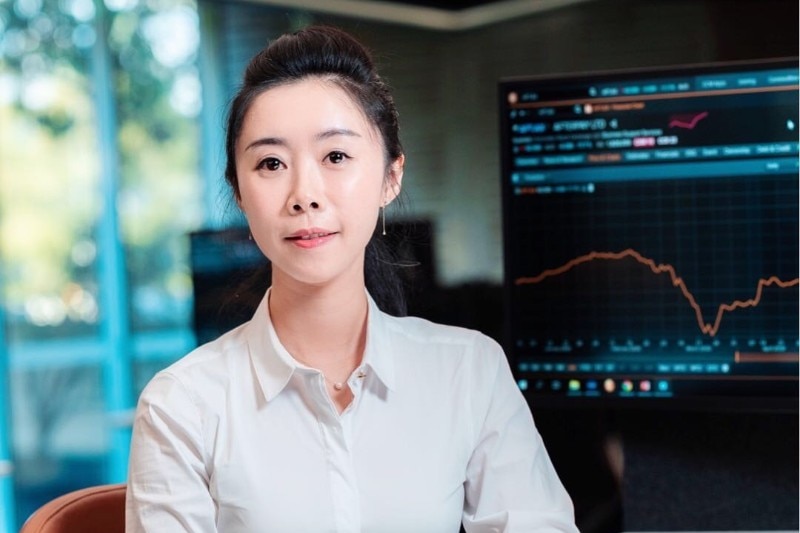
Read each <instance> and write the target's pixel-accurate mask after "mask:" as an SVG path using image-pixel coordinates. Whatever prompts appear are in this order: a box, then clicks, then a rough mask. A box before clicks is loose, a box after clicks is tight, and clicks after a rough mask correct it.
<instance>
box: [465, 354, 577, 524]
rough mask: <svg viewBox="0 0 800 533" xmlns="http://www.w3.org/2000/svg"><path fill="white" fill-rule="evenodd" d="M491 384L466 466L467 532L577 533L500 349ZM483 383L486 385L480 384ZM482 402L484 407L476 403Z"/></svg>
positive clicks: (567, 501) (565, 496)
mask: <svg viewBox="0 0 800 533" xmlns="http://www.w3.org/2000/svg"><path fill="white" fill-rule="evenodd" d="M487 344H488V345H485V346H483V349H487V350H490V351H493V352H495V353H496V352H497V351H500V356H499V357H497V358H496V359H495V360H496V367H495V374H494V383H493V387H492V388H491V390H490V391H489V394H490V397H489V398H488V401H487V403H486V405H487V407H486V408H485V410H484V411H483V412H478V413H473V414H475V415H477V416H478V417H479V419H480V418H481V417H482V425H481V426H480V428H479V431H478V438H477V445H476V447H475V449H474V452H473V454H472V457H471V459H470V461H469V464H468V467H467V481H466V483H465V507H464V516H463V524H464V528H465V530H466V531H467V533H484V532H486V533H488V532H492V533H500V532H504V533H522V532H525V533H531V532H555V531H559V532H570V533H576V532H577V531H578V530H577V528H576V526H575V519H574V511H573V507H572V501H571V500H570V497H569V495H568V494H567V492H566V490H565V489H564V487H563V485H562V484H561V481H560V480H559V478H558V475H557V474H556V472H555V469H554V468H553V465H552V463H551V462H550V458H549V457H548V455H547V452H546V450H545V447H544V443H543V442H542V439H541V436H540V435H539V433H538V431H537V430H536V427H535V425H534V422H533V418H532V416H531V412H530V409H529V408H528V405H527V403H526V402H525V399H524V398H523V396H522V394H521V393H520V391H519V389H518V388H517V386H516V383H515V382H514V379H513V377H512V375H511V370H510V368H509V366H508V362H507V360H506V358H505V356H504V355H503V354H502V351H501V350H500V348H499V346H496V344H495V343H493V342H491V341H488V340H487ZM484 383H485V381H484ZM481 403H483V402H481Z"/></svg>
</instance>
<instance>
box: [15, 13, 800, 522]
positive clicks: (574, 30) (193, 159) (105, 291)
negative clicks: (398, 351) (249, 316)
mask: <svg viewBox="0 0 800 533" xmlns="http://www.w3.org/2000/svg"><path fill="white" fill-rule="evenodd" d="M492 4H493V5H492ZM797 21H798V5H797V2H796V0H762V1H755V0H580V1H578V0H560V1H558V0H556V1H547V0H531V1H529V2H524V1H522V2H520V1H499V2H492V3H488V2H474V1H472V2H470V1H463V2H447V1H438V2H437V1H427V2H426V1H411V2H381V1H377V0H362V1H358V0H353V1H332V2H303V1H291V0H286V1H283V2H281V1H272V0H251V1H228V0H226V1H222V0H104V1H101V0H0V257H2V270H0V272H2V275H1V276H0V283H2V307H0V318H1V319H2V321H3V326H4V327H3V328H2V329H0V332H1V333H0V338H1V339H2V342H1V343H0V533H11V532H13V531H16V530H17V529H18V527H19V525H20V524H21V523H22V522H23V521H24V519H25V518H26V517H27V516H28V515H29V514H30V513H31V512H32V511H33V510H34V509H36V508H37V507H38V506H39V505H41V504H43V503H44V502H46V501H47V500H49V499H51V498H53V497H55V496H57V495H59V494H62V493H64V492H66V491H69V490H73V489H77V488H81V487H84V486H88V485H93V484H100V483H111V482H121V481H124V480H125V477H126V466H127V453H128V441H129V437H130V424H131V417H132V410H133V408H134V407H135V403H136V398H137V395H138V393H139V391H140V390H141V389H142V387H143V386H144V384H145V383H146V382H147V381H148V380H149V379H150V377H152V376H153V374H154V373H155V372H156V371H158V370H159V369H161V368H163V367H165V366H166V365H168V364H170V363H171V362H173V361H175V360H176V359H178V358H179V357H181V356H182V355H184V354H185V353H187V352H188V351H189V350H191V349H192V348H193V347H194V346H195V345H196V343H197V342H198V338H202V340H205V339H206V338H207V335H209V334H211V335H213V332H212V333H209V331H207V330H204V331H202V332H201V334H198V329H197V327H199V326H201V325H202V324H197V320H198V316H200V319H202V317H203V316H205V315H202V314H201V315H198V313H197V307H196V305H195V304H196V300H195V294H196V293H195V289H196V288H197V286H196V284H197V283H198V272H196V271H194V270H193V263H192V253H191V251H192V248H191V247H192V237H193V236H195V237H197V236H198V235H200V236H202V235H209V234H211V235H216V234H218V232H220V231H222V230H227V229H229V228H233V229H234V231H235V228H239V227H241V224H242V221H241V218H240V217H239V216H238V214H237V212H236V208H235V204H234V203H232V202H231V201H230V198H229V196H228V194H227V191H226V189H225V187H224V185H223V179H222V167H223V161H222V157H223V148H222V146H223V138H224V131H223V125H224V118H225V110H226V104H227V101H228V99H229V98H230V96H231V94H232V93H233V91H234V90H235V88H236V87H237V84H238V83H239V78H240V75H241V72H242V69H243V67H244V66H245V64H246V62H247V61H248V59H249V58H250V56H251V55H252V54H253V53H254V52H255V51H257V50H258V49H260V48H261V47H262V46H264V44H265V43H266V42H267V41H268V40H269V39H270V38H272V37H274V36H276V35H278V34H280V33H283V32H285V31H287V30H291V29H295V28H299V27H302V26H305V25H307V24H310V23H331V24H336V25H340V26H342V27H344V28H345V29H348V30H350V31H352V32H353V33H354V34H356V35H357V36H359V37H360V38H361V39H363V41H364V42H366V43H367V44H368V45H369V46H370V47H371V48H372V49H373V50H374V52H375V56H376V59H377V61H378V63H379V64H380V65H381V67H382V72H383V74H384V76H385V77H386V78H387V79H388V81H389V83H390V85H391V86H392V87H393V88H394V91H395V97H396V101H397V104H398V108H399V110H400V114H401V127H402V140H403V143H404V145H405V148H406V151H407V154H408V155H407V169H406V174H405V180H404V186H405V193H404V201H403V202H402V204H403V205H402V206H400V207H396V208H393V209H391V210H390V211H389V212H388V216H389V218H390V222H392V223H393V224H396V225H398V226H403V227H406V228H412V232H411V233H412V234H414V235H416V237H415V238H414V241H413V242H412V243H411V245H413V246H414V247H415V248H414V251H413V253H414V255H415V258H416V259H418V260H420V262H421V263H422V264H421V266H420V273H418V274H417V275H416V276H415V278H414V281H413V283H412V285H413V287H412V288H413V294H412V309H414V310H416V311H418V313H419V314H423V315H426V316H429V317H431V318H434V319H436V320H439V321H442V322H447V323H452V324H458V325H465V326H469V327H475V328H478V329H481V330H483V331H484V332H486V333H487V334H489V335H491V336H494V337H496V338H499V335H500V330H501V326H502V324H501V321H502V314H501V309H502V308H501V305H500V290H499V289H500V286H501V284H502V239H501V213H500V210H501V205H500V204H501V202H500V182H499V172H500V170H499V168H500V163H499V148H498V146H499V139H498V135H499V134H498V117H497V109H496V108H497V105H496V104H497V92H496V91H497V82H498V80H499V79H501V78H504V77H509V76H522V75H531V74H552V73H561V72H578V71H597V70H605V69H619V68H631V67H648V66H660V65H675V64H688V63H705V62H712V61H724V60H742V59H755V58H767V57H792V56H796V55H797V52H798V23H797ZM209 232H210V233H209ZM195 259H197V258H195ZM256 259H258V258H256ZM195 266H197V263H195ZM209 282H213V277H211V278H203V280H202V283H203V284H204V285H203V286H202V289H203V290H204V291H206V292H204V293H203V294H204V295H207V294H208V291H211V292H212V294H213V290H214V287H213V286H209V285H208V283H209ZM212 285H213V283H212ZM432 295H433V296H432ZM212 306H213V304H212ZM206 311H208V310H207V309H206ZM211 314H212V315H213V314H214V313H213V307H212V310H211ZM218 316H219V315H218ZM206 325H207V324H206ZM227 325H229V324H226V326H227ZM212 329H213V327H212ZM570 416H571V418H572V419H573V420H574V421H576V422H575V425H573V426H567V425H564V424H563V423H561V422H559V421H558V420H559V419H560V418H561V417H554V416H552V413H542V414H541V417H540V418H538V417H537V420H541V424H540V428H541V430H542V432H543V435H544V436H545V441H546V442H547V443H548V447H549V448H550V449H551V454H552V455H553V458H554V461H555V462H556V464H557V467H558V468H559V471H560V473H561V475H562V478H563V479H564V481H565V484H567V486H568V488H570V489H571V492H572V493H573V497H574V498H575V499H576V510H577V512H578V519H579V525H580V526H581V529H582V530H583V531H585V532H587V533H589V532H593V531H594V532H600V531H614V530H620V529H622V528H627V529H630V527H636V526H638V525H641V524H642V523H641V522H640V523H635V522H633V523H632V522H627V523H624V519H623V517H622V515H621V507H622V503H621V498H622V496H621V487H620V483H621V481H620V479H619V478H618V476H617V475H616V474H617V473H616V471H615V470H614V468H613V464H612V465H608V469H607V470H602V471H599V470H598V471H593V470H592V469H593V468H595V466H596V465H597V464H599V463H602V461H599V462H598V461H594V460H593V459H592V458H591V457H589V456H590V455H591V453H593V452H588V451H586V450H581V449H580V448H578V447H576V448H571V447H570V445H569V444H565V443H570V442H572V443H573V444H575V445H576V446H577V443H575V441H577V440H580V439H581V436H580V434H579V433H576V426H577V425H578V424H580V427H581V429H582V430H583V431H585V432H587V433H588V434H593V433H594V432H598V431H602V428H598V427H597V425H598V424H601V425H602V422H598V419H597V417H595V416H593V415H587V414H586V413H580V412H573V413H571V415H570ZM636 416H637V417H640V418H627V419H626V420H623V421H622V423H621V425H620V427H622V428H623V429H624V427H626V424H627V425H628V427H630V426H632V425H641V426H643V427H648V424H650V425H652V426H653V427H648V429H649V430H653V431H657V425H656V424H654V423H653V422H652V419H651V418H648V417H647V416H646V414H643V413H637V414H636ZM669 416H673V417H681V416H683V417H684V419H687V418H688V419H692V417H693V416H695V417H696V418H694V422H693V423H694V424H696V425H697V426H703V425H705V424H706V423H707V422H708V420H707V418H705V415H681V414H672V415H669ZM769 416H770V417H773V418H772V419H770V420H769V421H767V422H763V421H762V419H759V418H757V417H752V418H749V419H748V421H747V424H748V427H749V428H750V429H751V430H752V431H753V432H755V433H758V435H759V436H757V437H752V436H751V437H748V439H749V442H750V446H756V447H758V446H762V445H763V446H769V447H770V450H765V453H764V454H762V455H764V456H768V455H769V454H768V453H766V452H768V451H770V452H771V453H772V459H771V460H768V459H764V461H767V462H765V463H764V464H763V465H762V464H759V466H763V470H762V474H763V475H764V476H765V479H764V480H763V484H762V485H758V486H757V488H759V489H761V490H764V487H767V489H766V493H764V494H765V501H766V500H767V499H769V500H770V501H771V502H772V503H771V504H770V505H771V506H770V505H766V507H764V506H763V505H759V506H758V507H760V508H761V509H762V511H763V513H764V514H765V515H768V516H762V517H761V519H762V521H761V522H757V523H756V524H755V525H756V526H758V528H759V529H797V507H796V505H795V507H794V516H793V517H792V516H789V518H786V517H787V509H786V504H785V501H786V500H785V498H787V496H788V498H789V499H791V498H794V502H795V504H796V500H797V455H796V450H797V421H796V415H790V417H789V418H788V419H787V418H774V417H775V415H769ZM728 420H729V419H727V418H724V419H722V422H721V433H719V434H717V435H715V436H712V437H709V439H708V440H709V442H710V443H711V445H714V446H717V445H726V444H729V443H730V442H731V441H732V440H736V439H737V438H738V437H736V435H738V431H739V429H738V428H739V426H738V423H734V422H730V423H729V422H728ZM716 421H717V422H719V421H720V419H716ZM780 428H784V429H780ZM771 443H777V444H775V446H774V447H773V445H772V444H771ZM698 448H702V446H701V445H700V444H698ZM787 450H788V452H787ZM792 450H794V451H792ZM606 451H607V450H606ZM575 454H580V456H576V455H575ZM787 456H792V457H793V459H792V460H790V461H789V462H788V463H786V462H783V458H785V457H787ZM703 461H704V459H702V458H699V459H698V462H699V463H700V464H705V463H703ZM689 462H690V463H691V461H689ZM637 464H642V463H637ZM570 465H571V466H570ZM787 468H788V471H789V473H790V474H791V475H790V476H786V475H784V476H779V478H778V479H777V481H776V480H775V478H774V477H770V476H771V474H770V473H771V472H773V471H774V472H781V471H784V470H786V469H787ZM654 472H657V474H654V475H659V476H661V475H668V473H666V472H664V471H663V468H661V469H658V470H654ZM728 473H729V474H731V473H730V472H728ZM731 475H732V477H733V478H736V476H735V473H734V474H731ZM792 480H793V483H792ZM699 483H700V485H701V486H702V482H699ZM708 490H710V491H711V492H712V493H713V490H715V489H708ZM592 491H594V493H593V494H588V495H587V494H585V493H589V492H592ZM770 491H774V494H779V495H781V496H779V497H778V498H777V499H778V500H779V501H777V503H776V501H775V498H772V497H771V496H770V494H771V493H770ZM597 492H600V493H602V494H600V495H599V496H598V494H597ZM671 496H674V495H670V494H661V495H660V497H661V498H665V499H669V498H670V497H671ZM767 496H769V498H767ZM752 498H758V496H757V495H753V496H752ZM756 503H758V500H756ZM651 505H653V503H652V502H646V503H644V504H639V505H638V506H637V505H636V504H633V511H632V513H633V514H632V515H629V516H637V515H636V513H639V514H640V515H642V516H644V515H646V514H647V513H649V512H651V511H650V506H651ZM721 505H722V506H723V507H725V505H727V504H725V503H722V504H721ZM776 506H777V507H776ZM789 510H790V511H791V509H789ZM718 511H719V512H718V513H717V515H714V517H717V516H718V515H719V514H724V513H728V514H730V513H733V515H734V516H736V512H735V509H719V510H718ZM747 512H751V510H750V509H749V508H748V509H747ZM751 514H752V513H751ZM789 515H791V513H789ZM770 517H772V518H770ZM776 517H777V518H776ZM709 520H710V521H709V522H708V528H710V529H720V527H717V526H719V525H720V524H721V525H722V526H723V527H722V528H728V529H736V528H735V527H730V526H728V523H727V522H725V521H724V520H723V521H721V522H720V521H717V522H714V520H713V519H712V518H709ZM678 526H680V524H678ZM702 526H703V524H701V528H702ZM643 527H644V528H647V523H644V526H643ZM687 527H690V526H687ZM677 529H680V527H677Z"/></svg>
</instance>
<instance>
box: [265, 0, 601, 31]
mask: <svg viewBox="0 0 800 533" xmlns="http://www.w3.org/2000/svg"><path fill="white" fill-rule="evenodd" d="M250 1H252V2H255V3H260V4H268V5H273V6H280V7H288V8H295V9H304V10H308V11H316V12H318V13H326V14H332V15H340V16H345V17H354V18H361V19H366V20H374V21H380V22H389V23H393V24H402V25H407V26H416V27H419V28H426V29H431V30H440V31H462V30H469V29H473V28H477V27H480V26H486V25H489V24H495V23H498V22H503V21H506V20H511V19H514V18H517V17H524V16H529V15H534V14H538V13H543V12H545V11H550V10H552V9H558V8H561V7H566V6H570V5H573V4H579V3H583V2H588V1H591V0H250Z"/></svg>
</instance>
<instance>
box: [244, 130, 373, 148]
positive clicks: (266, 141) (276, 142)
mask: <svg viewBox="0 0 800 533" xmlns="http://www.w3.org/2000/svg"><path fill="white" fill-rule="evenodd" d="M337 135H344V136H346V137H361V135H360V134H359V133H356V132H355V131H353V130H348V129H346V128H331V129H329V130H325V131H322V132H320V133H317V134H316V135H315V136H314V139H315V140H317V141H323V140H325V139H330V138H331V137H336V136H337ZM287 144H288V143H287V142H286V139H283V138H281V137H262V138H261V139H256V140H255V141H253V142H251V143H250V144H248V145H247V147H246V148H245V149H244V150H245V152H246V151H248V150H250V149H252V148H255V147H257V146H286V145H287Z"/></svg>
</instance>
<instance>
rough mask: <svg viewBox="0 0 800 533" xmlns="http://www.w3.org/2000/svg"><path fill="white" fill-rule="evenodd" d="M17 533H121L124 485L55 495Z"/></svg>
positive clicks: (123, 517) (100, 486) (123, 510)
mask: <svg viewBox="0 0 800 533" xmlns="http://www.w3.org/2000/svg"><path fill="white" fill-rule="evenodd" d="M19 533H125V484H124V483H120V484H115V485H97V486H93V487H88V488H85V489H81V490H76V491H73V492H69V493H67V494H64V495H63V496H59V497H58V498H56V499H54V500H51V501H49V502H47V503H46V504H44V505H42V506H41V507H40V508H39V509H37V510H36V512H34V513H33V514H32V515H31V516H30V518H28V520H27V521H26V522H25V524H23V526H22V529H20V530H19Z"/></svg>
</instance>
